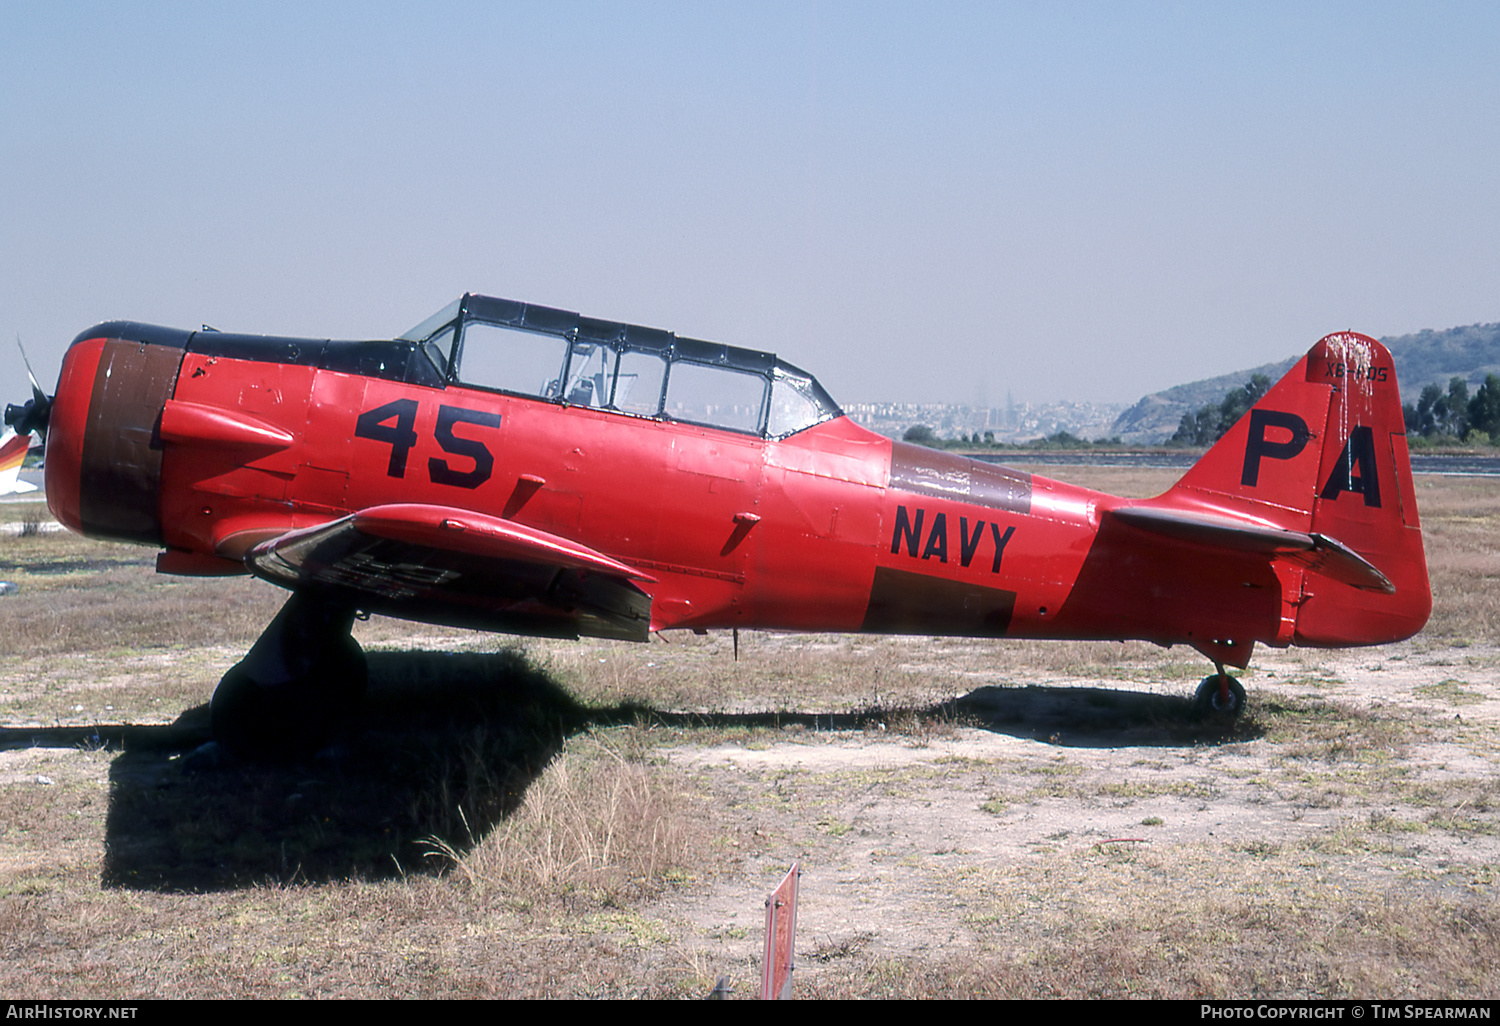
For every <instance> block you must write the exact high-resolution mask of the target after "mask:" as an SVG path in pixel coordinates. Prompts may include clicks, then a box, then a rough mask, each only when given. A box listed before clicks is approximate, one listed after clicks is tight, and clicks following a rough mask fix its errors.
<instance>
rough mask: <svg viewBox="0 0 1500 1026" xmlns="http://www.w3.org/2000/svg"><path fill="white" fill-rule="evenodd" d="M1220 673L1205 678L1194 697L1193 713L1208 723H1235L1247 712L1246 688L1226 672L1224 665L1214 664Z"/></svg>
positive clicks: (1216, 662)
mask: <svg viewBox="0 0 1500 1026" xmlns="http://www.w3.org/2000/svg"><path fill="white" fill-rule="evenodd" d="M1214 667H1215V668H1216V669H1217V670H1218V671H1219V672H1218V673H1215V674H1213V675H1211V676H1208V677H1204V678H1203V683H1201V684H1199V685H1198V691H1197V693H1195V694H1194V695H1193V711H1194V712H1196V713H1197V714H1198V718H1199V719H1200V720H1203V721H1204V722H1207V723H1233V722H1234V721H1235V720H1237V719H1239V718H1240V714H1241V713H1243V712H1244V711H1245V705H1246V702H1247V699H1246V698H1245V688H1244V686H1243V685H1241V684H1240V682H1239V681H1237V680H1235V679H1234V678H1233V677H1231V676H1229V674H1227V673H1225V672H1224V664H1223V663H1221V662H1218V661H1215V662H1214Z"/></svg>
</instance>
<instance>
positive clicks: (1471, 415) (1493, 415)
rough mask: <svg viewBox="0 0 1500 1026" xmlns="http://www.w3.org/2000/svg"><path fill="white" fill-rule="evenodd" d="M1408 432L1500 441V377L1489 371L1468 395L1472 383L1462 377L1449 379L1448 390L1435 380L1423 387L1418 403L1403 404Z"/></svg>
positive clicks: (1463, 439) (1432, 435) (1492, 442)
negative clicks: (1480, 436) (1472, 392)
mask: <svg viewBox="0 0 1500 1026" xmlns="http://www.w3.org/2000/svg"><path fill="white" fill-rule="evenodd" d="M1402 413H1404V414H1405V415H1406V432H1407V434H1410V435H1417V436H1419V437H1422V438H1431V439H1442V438H1454V439H1458V440H1461V441H1477V440H1479V439H1478V438H1477V436H1478V435H1479V434H1480V433H1483V434H1484V436H1485V438H1484V440H1485V441H1488V442H1490V443H1491V444H1497V443H1500V377H1496V376H1495V375H1493V374H1486V375H1485V377H1484V383H1483V384H1482V385H1480V386H1479V388H1478V389H1476V390H1475V392H1474V395H1473V396H1472V397H1471V396H1470V395H1469V383H1468V382H1467V381H1465V380H1464V379H1463V378H1461V377H1457V376H1455V377H1453V378H1451V379H1450V380H1449V381H1448V390H1447V391H1446V392H1444V391H1443V386H1442V385H1439V384H1437V383H1436V382H1434V383H1433V384H1430V385H1428V386H1427V387H1426V388H1424V389H1422V395H1421V396H1420V397H1419V398H1418V399H1417V401H1416V404H1415V405H1413V404H1412V403H1407V404H1406V405H1405V406H1403V407H1402Z"/></svg>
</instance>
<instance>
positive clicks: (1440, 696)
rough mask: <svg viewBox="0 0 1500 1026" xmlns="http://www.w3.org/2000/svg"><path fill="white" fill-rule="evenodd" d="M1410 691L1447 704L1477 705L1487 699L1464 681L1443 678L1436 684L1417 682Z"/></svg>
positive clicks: (1487, 697) (1487, 698) (1486, 696)
mask: <svg viewBox="0 0 1500 1026" xmlns="http://www.w3.org/2000/svg"><path fill="white" fill-rule="evenodd" d="M1412 691H1413V692H1415V693H1416V694H1418V695H1421V696H1422V697H1423V698H1431V699H1434V700H1436V701H1439V702H1446V703H1448V704H1449V705H1460V706H1461V705H1478V704H1479V703H1480V702H1485V701H1488V700H1489V696H1488V695H1485V694H1484V693H1482V692H1479V691H1474V690H1471V689H1470V687H1469V685H1468V683H1467V682H1466V681H1461V680H1444V681H1439V682H1438V683H1436V684H1418V685H1417V686H1416V687H1415V688H1412Z"/></svg>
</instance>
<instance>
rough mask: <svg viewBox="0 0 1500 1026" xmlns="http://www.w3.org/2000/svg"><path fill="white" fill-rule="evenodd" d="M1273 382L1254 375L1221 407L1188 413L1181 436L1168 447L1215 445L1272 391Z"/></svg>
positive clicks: (1169, 441)
mask: <svg viewBox="0 0 1500 1026" xmlns="http://www.w3.org/2000/svg"><path fill="white" fill-rule="evenodd" d="M1270 388H1271V379H1270V378H1268V377H1266V376H1265V375H1264V374H1254V375H1251V377H1250V380H1249V381H1247V382H1245V383H1244V384H1243V385H1241V386H1240V387H1239V388H1231V389H1230V390H1229V391H1228V392H1226V393H1225V394H1224V399H1223V401H1221V402H1220V403H1219V404H1218V405H1217V406H1215V405H1214V404H1213V403H1209V404H1208V405H1207V406H1203V407H1200V408H1199V409H1198V412H1197V413H1184V414H1183V415H1182V423H1181V424H1179V425H1178V426H1177V433H1176V434H1175V435H1173V436H1172V437H1171V438H1169V439H1167V444H1168V445H1179V446H1186V445H1198V446H1209V445H1213V444H1214V443H1215V442H1217V441H1218V440H1219V439H1221V438H1223V437H1224V433H1225V432H1226V431H1228V430H1229V429H1230V428H1232V427H1234V422H1235V421H1237V420H1239V419H1240V418H1241V417H1243V416H1244V415H1245V414H1246V413H1247V412H1248V411H1249V409H1250V407H1252V406H1254V405H1255V404H1256V403H1257V402H1259V401H1260V397H1261V396H1263V395H1265V394H1266V392H1268V391H1270Z"/></svg>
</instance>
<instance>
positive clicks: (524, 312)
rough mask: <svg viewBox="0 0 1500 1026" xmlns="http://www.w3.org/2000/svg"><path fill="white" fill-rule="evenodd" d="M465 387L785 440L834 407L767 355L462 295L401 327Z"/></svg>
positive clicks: (803, 377) (795, 371)
mask: <svg viewBox="0 0 1500 1026" xmlns="http://www.w3.org/2000/svg"><path fill="white" fill-rule="evenodd" d="M400 339H401V340H403V341H407V342H414V343H417V344H419V345H420V346H421V347H422V349H423V350H424V351H425V352H426V353H427V355H428V357H429V358H430V359H431V360H432V362H433V364H434V365H436V367H437V368H438V370H439V371H440V372H441V373H442V374H443V376H444V378H445V380H447V381H450V382H455V383H458V384H462V385H466V386H470V387H473V388H484V389H491V390H494V391H499V392H508V393H511V394H513V395H521V396H529V397H531V398H535V399H545V400H550V401H552V402H558V403H565V404H567V405H570V406H589V407H593V408H595V409H601V410H609V411H611V412H615V413H621V414H629V415H632V416H636V417H654V418H662V419H669V420H677V421H685V422H687V423H690V424H701V425H704V426H706V427H714V428H722V429H724V430H726V431H739V432H742V433H744V434H752V435H764V436H767V437H770V438H785V437H786V436H787V435H791V434H795V433H796V432H798V431H801V430H803V429H805V428H809V427H812V426H813V425H814V424H818V423H821V422H823V421H825V420H831V419H832V418H834V417H838V416H841V415H842V411H841V410H840V409H839V408H838V405H837V404H836V403H834V401H833V400H832V399H830V398H829V396H828V393H827V392H825V391H823V387H822V386H821V385H819V384H818V382H817V380H816V379H815V378H814V377H813V376H812V375H811V374H808V373H807V372H806V371H803V370H800V369H799V368H797V367H793V366H792V365H791V364H789V363H786V362H784V361H782V360H778V359H777V358H776V356H775V355H774V354H771V353H762V352H757V351H756V350H753V349H739V348H736V347H734V346H726V345H720V344H718V343H715V342H702V341H699V340H697V339H691V338H678V337H677V336H676V335H673V334H672V333H671V332H669V331H660V330H658V329H655V328H642V327H639V326H637V325H633V324H618V323H615V322H613V321H597V320H593V319H592V318H588V317H580V316H579V315H578V314H576V313H568V312H567V311H564V310H553V309H551V308H550V307H545V306H533V305H529V304H526V303H517V302H513V301H511V300H507V299H492V298H490V297H489V296H476V295H472V294H470V295H465V296H464V297H463V298H462V299H459V300H457V301H455V302H453V303H451V304H449V305H448V306H446V307H444V308H443V309H442V310H440V311H438V312H437V313H436V314H434V315H433V316H431V317H429V318H427V320H425V321H423V322H422V323H421V324H419V325H417V326H416V327H415V328H412V329H411V330H410V331H408V332H406V333H405V334H403V335H401V336H400Z"/></svg>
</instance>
